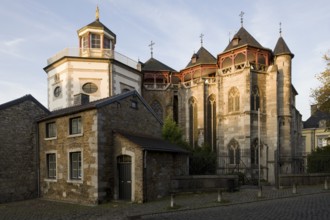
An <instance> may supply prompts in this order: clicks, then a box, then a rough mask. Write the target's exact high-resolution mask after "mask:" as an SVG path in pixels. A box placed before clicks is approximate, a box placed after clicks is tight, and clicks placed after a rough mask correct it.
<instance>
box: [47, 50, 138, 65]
mask: <svg viewBox="0 0 330 220" xmlns="http://www.w3.org/2000/svg"><path fill="white" fill-rule="evenodd" d="M63 57H91V58H106V59H114V60H116V61H118V62H120V63H122V64H125V65H127V66H129V67H131V68H133V69H137V70H139V71H140V65H138V62H136V61H135V60H133V59H131V58H129V57H127V56H124V55H122V54H120V53H118V52H116V51H114V50H111V49H99V48H65V49H63V50H62V51H60V52H58V53H57V54H55V55H54V56H52V57H51V58H49V59H48V60H47V65H50V64H52V63H54V62H56V61H58V60H60V59H62V58H63Z"/></svg>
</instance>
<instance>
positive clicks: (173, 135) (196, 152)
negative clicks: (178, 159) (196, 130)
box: [162, 117, 216, 175]
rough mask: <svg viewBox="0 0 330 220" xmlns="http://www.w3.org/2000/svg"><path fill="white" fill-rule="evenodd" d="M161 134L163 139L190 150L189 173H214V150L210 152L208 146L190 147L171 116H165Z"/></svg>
mask: <svg viewBox="0 0 330 220" xmlns="http://www.w3.org/2000/svg"><path fill="white" fill-rule="evenodd" d="M162 136H163V138H164V139H165V140H168V141H170V142H171V143H173V144H177V145H179V146H181V147H183V148H185V149H186V150H188V151H189V152H190V156H189V165H190V166H189V170H190V174H191V175H208V174H215V171H216V152H212V150H211V148H210V147H209V146H201V147H198V146H197V147H195V148H193V147H191V146H189V144H188V143H187V142H185V141H184V140H183V138H182V137H183V136H182V131H181V129H180V128H179V126H178V125H177V124H176V123H175V121H173V119H172V118H171V117H166V119H165V122H164V125H163V129H162Z"/></svg>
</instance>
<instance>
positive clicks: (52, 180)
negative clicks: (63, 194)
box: [44, 178, 57, 183]
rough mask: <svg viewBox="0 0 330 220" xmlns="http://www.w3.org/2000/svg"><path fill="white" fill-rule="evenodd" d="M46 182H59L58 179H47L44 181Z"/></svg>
mask: <svg viewBox="0 0 330 220" xmlns="http://www.w3.org/2000/svg"><path fill="white" fill-rule="evenodd" d="M44 181H45V182H54V183H56V182H57V179H50V178H46V179H44Z"/></svg>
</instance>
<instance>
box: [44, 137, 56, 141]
mask: <svg viewBox="0 0 330 220" xmlns="http://www.w3.org/2000/svg"><path fill="white" fill-rule="evenodd" d="M56 139H57V137H49V138H45V139H44V140H45V141H51V140H56Z"/></svg>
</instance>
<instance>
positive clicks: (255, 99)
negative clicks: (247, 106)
mask: <svg viewBox="0 0 330 220" xmlns="http://www.w3.org/2000/svg"><path fill="white" fill-rule="evenodd" d="M259 108H260V96H259V89H258V86H253V88H252V92H251V111H258V109H259Z"/></svg>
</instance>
